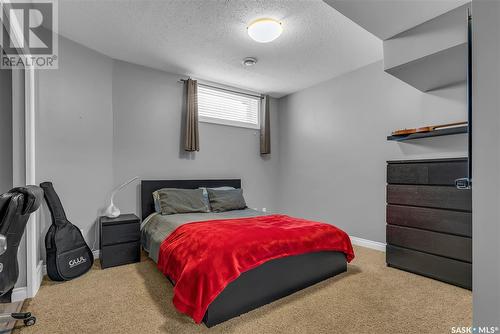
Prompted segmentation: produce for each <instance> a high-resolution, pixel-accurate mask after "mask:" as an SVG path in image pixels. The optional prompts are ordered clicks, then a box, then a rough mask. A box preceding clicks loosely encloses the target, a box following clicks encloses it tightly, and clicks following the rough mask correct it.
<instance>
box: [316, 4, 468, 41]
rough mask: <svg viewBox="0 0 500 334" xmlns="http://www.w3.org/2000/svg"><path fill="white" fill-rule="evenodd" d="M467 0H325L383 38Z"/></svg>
mask: <svg viewBox="0 0 500 334" xmlns="http://www.w3.org/2000/svg"><path fill="white" fill-rule="evenodd" d="M470 1H471V0H325V2H326V3H328V4H329V5H330V6H332V7H333V8H335V9H336V10H338V11H339V12H341V13H342V14H344V15H345V16H347V17H348V18H350V19H351V20H353V21H354V22H356V23H357V24H359V25H360V26H362V27H363V28H365V29H366V30H368V31H369V32H371V33H372V34H374V35H375V36H377V37H379V38H380V39H383V40H385V39H388V38H389V37H392V36H394V35H396V34H399V33H400V32H403V31H405V30H408V29H410V28H413V27H414V26H416V25H419V24H421V23H424V22H425V21H428V20H430V19H432V18H435V17H436V16H439V15H441V14H444V13H446V12H447V11H450V10H452V9H454V8H457V7H459V6H461V5H463V4H465V3H467V2H470ZM464 18H465V13H464Z"/></svg>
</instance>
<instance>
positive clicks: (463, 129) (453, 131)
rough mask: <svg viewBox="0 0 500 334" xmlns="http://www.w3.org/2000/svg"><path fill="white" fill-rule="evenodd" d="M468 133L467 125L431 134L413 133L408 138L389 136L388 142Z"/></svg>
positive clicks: (431, 132)
mask: <svg viewBox="0 0 500 334" xmlns="http://www.w3.org/2000/svg"><path fill="white" fill-rule="evenodd" d="M467 132H468V128H467V125H464V126H458V127H454V128H448V129H442V130H434V131H430V132H421V133H412V134H411V135H406V136H388V137H387V140H393V141H406V140H413V139H420V138H430V137H439V136H449V135H456V134H459V133H467Z"/></svg>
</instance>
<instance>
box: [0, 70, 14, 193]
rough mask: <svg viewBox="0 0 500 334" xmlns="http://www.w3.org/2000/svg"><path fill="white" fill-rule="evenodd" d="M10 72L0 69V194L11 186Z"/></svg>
mask: <svg viewBox="0 0 500 334" xmlns="http://www.w3.org/2000/svg"><path fill="white" fill-rule="evenodd" d="M12 145H13V143H12V72H11V71H10V70H0V194H3V193H4V192H6V191H8V190H9V189H11V188H12Z"/></svg>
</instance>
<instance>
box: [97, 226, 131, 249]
mask: <svg viewBox="0 0 500 334" xmlns="http://www.w3.org/2000/svg"><path fill="white" fill-rule="evenodd" d="M101 229H102V230H101V233H102V234H101V247H103V246H107V245H113V244H117V243H122V242H130V241H137V240H140V239H141V231H140V224H139V222H138V221H134V222H130V223H128V222H127V223H124V224H113V225H104V226H102V228H101Z"/></svg>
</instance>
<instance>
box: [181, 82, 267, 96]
mask: <svg viewBox="0 0 500 334" xmlns="http://www.w3.org/2000/svg"><path fill="white" fill-rule="evenodd" d="M186 81H187V79H179V81H178V82H179V83H181V82H182V83H184V82H186ZM198 86H204V87H209V88H214V89H219V90H223V91H226V92H231V93H236V94H241V95H246V96H251V97H256V98H259V99H261V100H262V99H264V97H263V96H262V95H255V94H250V93H245V92H240V91H237V90H232V89H228V88H222V87H217V86H212V85H208V84H205V83H198Z"/></svg>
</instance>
